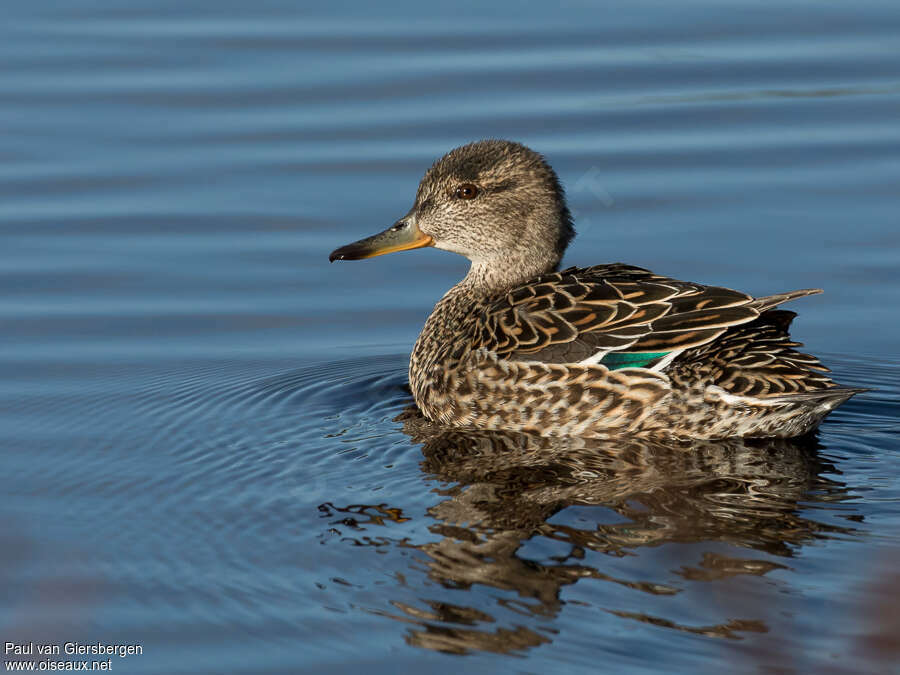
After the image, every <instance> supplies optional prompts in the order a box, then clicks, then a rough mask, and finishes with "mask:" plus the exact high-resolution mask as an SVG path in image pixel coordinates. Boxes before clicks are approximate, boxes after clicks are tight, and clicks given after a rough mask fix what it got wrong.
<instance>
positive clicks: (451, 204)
mask: <svg viewBox="0 0 900 675" xmlns="http://www.w3.org/2000/svg"><path fill="white" fill-rule="evenodd" d="M573 235H574V231H573V229H572V224H571V218H570V216H569V211H568V209H567V208H566V205H565V199H564V195H563V191H562V188H561V187H560V184H559V181H558V180H557V178H556V175H555V173H554V172H553V170H552V169H551V168H550V167H549V165H547V163H546V162H545V161H544V160H543V158H542V157H541V156H540V155H538V154H537V153H535V152H533V151H531V150H529V149H528V148H526V147H524V146H522V145H519V144H516V143H510V142H507V141H481V142H478V143H472V144H470V145H466V146H463V147H460V148H457V149H455V150H453V151H452V152H450V153H448V154H447V155H445V156H444V157H443V158H441V159H440V160H438V161H437V162H436V163H435V164H434V165H433V166H432V167H431V168H430V169H429V170H428V172H427V173H426V174H425V177H424V178H423V179H422V182H421V184H420V186H419V190H418V193H417V195H416V202H415V204H414V205H413V207H412V209H410V211H409V213H408V214H407V215H406V216H404V218H403V219H401V220H400V221H398V222H397V224H395V225H394V226H393V227H392V228H390V229H389V230H388V231H386V232H385V233H382V234H380V235H376V236H375V237H371V238H369V239H367V240H363V241H360V242H357V243H355V244H351V245H349V246H345V247H343V248H341V249H338V250H336V251H335V252H334V253H332V260H334V259H348V258H349V259H353V258H360V257H370V256H372V255H379V254H380V253H383V252H390V251H394V250H403V249H406V248H415V247H418V246H424V245H431V246H435V247H437V248H442V249H445V250H449V251H453V252H456V253H460V254H462V255H465V256H466V257H468V258H469V259H470V260H471V261H472V265H471V268H470V270H469V273H468V274H467V275H466V277H465V279H463V280H462V281H461V282H460V283H459V284H457V285H456V286H454V287H453V288H452V289H450V291H449V292H448V293H447V294H446V295H445V296H444V297H443V298H442V299H441V301H440V302H438V304H437V305H436V306H435V308H434V311H433V312H432V314H431V316H430V317H429V318H428V320H427V322H426V323H425V327H424V328H423V330H422V333H421V334H420V336H419V339H418V340H417V341H416V345H415V347H414V349H413V352H412V356H411V359H410V369H409V377H410V385H411V388H412V391H413V395H414V398H415V400H416V403H417V404H418V406H419V407H420V409H421V410H422V412H423V413H424V414H425V415H426V416H427V417H428V418H429V419H432V420H434V421H438V422H441V423H444V424H447V425H451V426H468V427H476V428H483V429H502V430H514V431H529V432H536V433H540V434H544V435H572V436H588V437H609V436H613V435H617V434H622V433H628V434H646V435H657V436H669V437H672V436H674V437H695V438H726V437H730V436H782V437H789V436H797V435H800V434H803V433H806V432H808V431H809V430H811V429H813V428H815V427H816V425H818V424H819V422H820V421H821V420H822V418H823V417H824V416H825V415H826V414H827V413H828V412H830V411H831V410H833V409H834V408H835V407H836V406H837V405H839V404H840V403H842V402H844V401H845V400H847V399H848V398H849V397H850V396H852V395H853V394H854V393H856V392H857V391H859V390H854V389H847V388H842V387H838V386H837V385H835V383H834V382H832V381H831V380H830V379H829V378H828V377H827V376H826V375H824V374H823V373H824V372H825V371H827V369H825V368H824V367H823V366H821V364H819V362H818V361H817V360H816V359H815V358H814V357H812V356H808V355H806V354H801V353H800V352H797V351H796V350H795V349H794V347H797V346H799V345H798V344H797V343H795V342H791V341H790V338H789V337H788V326H789V324H790V321H791V319H792V318H793V316H794V315H793V313H791V312H785V311H781V310H776V309H774V308H775V307H776V306H778V305H779V304H780V303H782V302H786V301H788V300H792V299H794V298H797V297H802V296H805V295H811V294H814V293H819V292H820V291H819V290H817V289H810V290H801V291H794V292H790V293H783V294H778V295H774V296H767V297H762V298H754V297H752V296H750V295H748V294H746V293H742V292H739V291H734V290H731V289H728V288H722V287H718V286H705V285H702V284H697V283H692V282H685V281H678V280H676V279H671V278H668V277H664V276H660V275H657V274H654V273H652V272H650V271H648V270H645V269H642V268H639V267H633V266H629V265H625V264H621V263H615V264H607V265H596V266H593V267H585V268H577V267H571V268H568V269H565V270H562V271H555V270H556V269H557V268H558V266H559V261H560V259H561V257H562V254H563V252H564V250H565V248H566V246H567V245H568V243H569V241H570V240H571V238H572V236H573Z"/></svg>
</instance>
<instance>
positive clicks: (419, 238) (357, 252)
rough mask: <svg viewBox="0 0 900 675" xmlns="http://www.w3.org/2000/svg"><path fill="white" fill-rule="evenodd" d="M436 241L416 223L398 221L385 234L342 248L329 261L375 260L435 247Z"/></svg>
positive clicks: (335, 251)
mask: <svg viewBox="0 0 900 675" xmlns="http://www.w3.org/2000/svg"><path fill="white" fill-rule="evenodd" d="M433 245H434V240H433V239H432V238H431V237H429V236H428V235H427V234H425V233H423V232H422V230H420V229H419V228H418V227H416V225H415V224H414V223H411V222H406V221H403V220H400V221H398V222H397V223H396V224H394V225H393V226H392V227H389V228H388V229H386V230H385V231H384V232H379V233H378V234H374V235H372V236H371V237H366V238H365V239H360V240H359V241H354V242H353V243H352V244H347V245H346V246H341V247H340V248H337V249H335V250H333V251H332V252H331V255H330V256H328V260H329V261H331V262H334V261H335V260H362V259H363V258H374V257H375V256H377V255H384V254H385V253H394V252H395V251H408V250H409V249H413V248H422V247H423V246H433Z"/></svg>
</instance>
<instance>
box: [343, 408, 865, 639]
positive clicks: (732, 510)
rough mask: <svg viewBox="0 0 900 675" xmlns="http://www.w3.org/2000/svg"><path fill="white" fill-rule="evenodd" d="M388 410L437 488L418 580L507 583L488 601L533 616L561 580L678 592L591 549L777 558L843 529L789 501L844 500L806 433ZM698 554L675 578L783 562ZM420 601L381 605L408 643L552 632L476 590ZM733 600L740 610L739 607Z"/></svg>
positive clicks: (749, 571)
mask: <svg viewBox="0 0 900 675" xmlns="http://www.w3.org/2000/svg"><path fill="white" fill-rule="evenodd" d="M397 419H398V420H399V421H402V422H403V428H404V432H405V433H406V434H407V435H408V436H409V437H410V438H411V439H412V440H413V441H414V442H415V443H417V444H420V445H421V450H422V454H423V456H424V459H423V461H422V469H423V471H424V472H426V473H427V474H429V475H430V476H432V477H434V478H436V479H438V480H439V481H441V482H442V483H443V484H444V486H442V487H438V488H436V489H435V492H436V493H437V494H438V495H439V497H440V501H439V502H437V503H436V504H434V505H433V506H431V507H430V508H429V509H428V513H429V515H430V516H432V517H433V518H434V520H435V523H434V524H433V525H431V526H430V528H429V529H430V530H431V532H432V533H433V534H435V535H438V536H439V537H440V538H439V539H438V540H436V541H433V542H430V543H426V544H423V545H419V546H416V548H418V549H419V550H420V551H422V552H423V553H425V554H426V556H427V558H426V561H425V562H426V568H427V569H426V573H427V575H428V578H429V580H430V581H432V582H434V583H436V584H439V585H440V586H441V587H443V588H445V589H471V588H473V587H474V586H476V585H481V586H483V587H487V588H489V589H497V590H500V591H505V592H506V593H503V594H502V596H503V597H502V598H498V599H495V602H497V603H498V604H500V605H503V606H504V608H505V609H506V610H509V611H512V612H515V613H518V614H524V615H526V616H531V617H533V618H535V619H541V618H545V617H546V618H554V617H556V616H557V614H558V613H559V612H560V610H561V608H562V605H563V604H564V602H563V600H561V598H560V591H561V589H562V588H563V587H564V586H567V585H570V584H574V583H575V582H577V581H578V580H579V579H583V578H593V579H598V580H603V581H606V582H611V583H615V584H619V585H622V586H625V587H628V588H631V589H634V590H637V591H640V592H643V593H648V594H652V595H660V596H662V595H675V594H677V593H679V592H680V589H679V588H675V587H673V586H670V585H667V584H665V583H653V582H639V581H634V580H629V579H620V578H616V577H615V576H613V575H609V574H606V573H604V572H602V571H600V570H599V569H597V568H596V567H595V566H593V565H590V564H586V561H587V560H589V559H593V560H595V561H596V560H597V558H596V556H592V555H591V554H590V553H589V552H599V553H603V554H607V555H612V556H626V555H631V554H633V553H634V552H635V550H636V549H638V548H639V547H647V546H658V545H661V544H665V543H670V542H679V543H708V542H723V543H725V544H731V545H736V546H738V547H741V548H744V549H751V550H757V551H762V552H766V553H769V554H773V555H776V556H779V557H780V558H783V559H784V558H789V557H790V556H792V555H793V552H794V551H795V549H796V548H797V547H798V546H801V545H803V544H804V543H805V542H809V541H811V540H814V539H816V538H817V537H822V536H829V534H836V533H837V534H847V533H851V532H852V531H853V530H852V527H849V526H848V527H846V528H842V527H837V526H834V525H828V524H825V523H821V522H816V521H814V520H812V519H810V518H809V517H808V516H807V515H805V513H806V511H803V512H801V511H800V510H799V509H798V502H801V501H802V502H804V503H808V502H811V501H821V502H826V501H827V502H834V501H840V500H842V499H844V498H846V492H847V491H846V488H845V487H844V486H843V484H841V483H838V482H836V481H834V480H831V479H829V478H827V477H825V476H824V475H823V474H824V473H832V474H834V473H837V471H836V469H835V467H834V466H833V465H832V464H830V463H829V462H827V461H825V460H823V459H822V458H820V456H819V455H818V452H817V448H818V447H819V446H818V443H817V441H816V440H815V439H813V438H808V439H803V440H801V441H796V440H795V441H788V440H784V439H774V440H767V441H760V440H756V441H749V440H740V439H735V440H730V441H716V442H712V441H703V442H696V443H692V444H686V445H662V444H660V443H656V442H652V441H646V440H638V439H633V438H630V439H624V440H620V441H616V442H611V441H596V440H585V439H569V438H567V439H553V438H544V437H537V436H531V435H528V434H522V433H500V432H489V431H464V430H458V429H456V430H447V429H446V428H441V427H438V426H435V425H433V424H432V423H430V422H428V421H427V420H425V419H424V418H422V417H421V415H420V414H419V413H418V412H417V411H414V410H407V411H405V412H404V413H403V414H401V415H400V416H399V417H398V418H397ZM579 505H581V506H585V505H598V506H603V507H606V509H612V510H613V511H614V512H615V513H616V514H617V516H619V517H617V518H614V520H615V521H616V522H609V521H610V520H613V518H610V515H612V514H610V513H609V512H608V511H604V512H602V513H601V512H598V513H597V516H598V517H597V518H596V519H593V520H592V519H591V518H581V519H579V518H571V517H562V516H565V514H564V513H561V512H562V511H563V510H564V509H566V508H567V507H573V506H579ZM329 506H330V508H332V509H334V510H335V511H344V512H346V511H347V510H349V509H341V508H336V507H333V506H332V505H329ZM354 508H355V509H359V508H360V507H354ZM363 508H364V509H369V510H371V509H372V508H375V507H363ZM379 510H380V511H381V512H382V514H381V516H380V517H384V513H387V512H390V509H385V507H384V506H381V507H379ZM395 515H398V516H399V514H395ZM557 516H560V517H557ZM598 520H600V521H602V522H600V523H599V524H598V523H597V521H598ZM848 525H849V524H848ZM541 538H545V539H544V540H543V541H546V540H552V542H553V543H554V545H555V548H558V549H559V550H560V554H559V555H554V556H541V562H538V561H536V560H533V559H531V558H532V557H531V556H529V555H527V554H523V551H522V548H523V546H526V545H527V544H528V543H529V542H532V541H534V540H538V539H541ZM697 556H698V559H697V560H696V561H695V563H694V564H692V565H682V566H681V568H680V569H678V570H675V574H676V575H677V576H679V577H680V578H681V579H683V580H685V581H686V582H689V581H716V580H721V579H725V578H728V577H734V576H739V575H756V576H760V575H765V574H767V573H768V572H770V571H771V570H773V569H777V568H784V567H786V565H783V564H780V563H776V562H770V561H767V560H764V559H760V558H759V556H754V555H748V556H746V557H743V556H742V557H740V558H735V557H730V556H725V555H722V554H719V553H716V552H711V551H709V550H706V551H698V553H697ZM511 598H514V599H511ZM420 601H421V602H422V603H424V606H412V605H410V604H409V603H404V602H400V601H396V602H394V603H393V605H394V608H395V609H396V610H397V611H396V612H379V613H385V614H386V615H388V616H391V617H392V618H395V619H398V620H402V621H405V622H408V623H410V624H412V625H413V626H414V627H413V628H412V629H411V631H410V632H409V633H408V634H407V638H406V639H407V641H408V642H409V643H410V644H413V645H416V646H419V647H425V648H429V649H436V650H440V651H444V652H452V653H465V652H468V651H470V650H484V651H491V652H498V653H506V652H516V651H522V650H526V649H528V648H530V647H535V646H538V645H540V644H543V643H545V642H548V641H551V640H552V639H553V632H552V629H551V630H539V629H535V626H532V627H527V626H523V625H515V626H513V627H497V621H496V619H495V617H494V616H492V615H491V614H490V612H489V611H488V610H489V609H490V608H489V607H488V608H487V609H486V608H485V607H484V606H483V605H484V598H481V599H480V600H477V599H474V598H473V603H472V604H473V605H474V604H478V605H480V606H479V607H477V608H476V607H467V606H461V605H458V604H448V603H447V602H445V601H438V600H428V599H425V598H421V597H420ZM743 609H745V610H746V609H748V608H747V607H746V603H745V606H744V607H743ZM750 609H751V610H756V609H759V608H758V607H753V608H750ZM606 611H609V612H610V613H611V614H615V615H616V616H620V617H622V618H625V619H632V620H637V621H642V622H647V623H651V624H654V625H658V626H663V627H667V628H671V629H675V630H681V631H688V632H693V633H700V634H703V635H710V636H717V637H725V638H729V637H736V636H737V635H738V634H739V633H741V632H747V631H751V632H765V631H767V630H768V628H767V625H766V623H765V622H764V621H763V620H760V619H759V618H758V615H757V617H756V618H749V619H746V618H745V619H741V618H733V619H729V620H728V621H726V622H725V623H721V624H716V625H709V626H685V625H679V624H678V623H676V622H673V621H670V620H668V619H665V618H662V617H658V616H652V615H648V614H643V613H640V612H627V611H619V610H606ZM762 614H763V616H764V615H765V612H764V611H763V612H762ZM532 623H544V624H546V623H547V622H540V621H538V622H532Z"/></svg>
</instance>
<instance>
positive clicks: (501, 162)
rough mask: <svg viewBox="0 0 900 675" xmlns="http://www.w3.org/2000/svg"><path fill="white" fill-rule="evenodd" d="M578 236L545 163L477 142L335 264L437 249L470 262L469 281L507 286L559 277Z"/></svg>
mask: <svg viewBox="0 0 900 675" xmlns="http://www.w3.org/2000/svg"><path fill="white" fill-rule="evenodd" d="M574 234H575V231H574V229H573V227H572V219H571V216H570V214H569V209H568V208H567V207H566V202H565V195H564V193H563V189H562V187H561V186H560V183H559V179H558V178H557V176H556V173H554V171H553V169H552V168H550V165H549V164H547V162H546V161H545V160H544V158H543V157H542V156H541V155H539V154H538V153H536V152H534V151H533V150H530V149H529V148H527V147H525V146H524V145H521V144H519V143H513V142H511V141H499V140H488V141H478V142H475V143H470V144H468V145H463V146H461V147H458V148H456V149H455V150H451V151H450V152H448V153H447V154H446V155H444V156H443V157H441V158H440V159H439V160H438V161H437V162H435V163H434V165H433V166H432V167H431V168H430V169H428V171H426V172H425V176H424V177H423V178H422V181H421V182H420V183H419V189H418V192H417V193H416V200H415V203H414V204H413V206H412V208H411V209H410V210H409V212H408V213H407V214H406V215H405V216H403V217H402V218H401V219H400V220H398V221H397V222H396V223H394V224H393V225H392V226H391V227H389V228H388V229H387V230H385V231H384V232H381V233H379V234H376V235H373V236H371V237H368V238H366V239H362V240H360V241H357V242H354V243H352V244H348V245H347V246H342V247H341V248H339V249H336V250H335V251H333V252H332V253H331V255H330V256H329V260H331V261H332V262H333V261H335V260H359V259H362V258H372V257H374V256H378V255H383V254H385V253H393V252H395V251H404V250H407V249H413V248H421V247H423V246H433V247H435V248H439V249H443V250H445V251H452V252H453V253H459V254H460V255H463V256H465V257H466V258H468V259H469V260H470V261H472V270H471V271H470V276H473V273H475V276H485V275H486V276H489V277H492V278H495V279H497V278H503V279H506V280H507V281H509V280H512V277H522V278H530V277H532V276H535V275H538V274H542V273H544V272H548V271H551V270H553V269H556V267H558V265H559V262H560V260H561V259H562V255H563V252H564V251H565V249H566V247H567V246H568V244H569V242H570V241H571V239H572V237H573V236H574Z"/></svg>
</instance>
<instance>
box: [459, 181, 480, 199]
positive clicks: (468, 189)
mask: <svg viewBox="0 0 900 675" xmlns="http://www.w3.org/2000/svg"><path fill="white" fill-rule="evenodd" d="M454 194H455V195H456V196H457V197H459V198H460V199H475V197H477V196H478V188H477V187H475V186H474V185H472V184H471V183H463V184H462V185H458V186H457V187H456V190H455V191H454Z"/></svg>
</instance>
